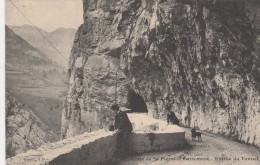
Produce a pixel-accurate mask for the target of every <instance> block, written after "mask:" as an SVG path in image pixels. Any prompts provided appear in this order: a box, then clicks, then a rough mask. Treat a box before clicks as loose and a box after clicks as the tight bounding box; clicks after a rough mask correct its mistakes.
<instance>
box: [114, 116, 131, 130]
mask: <svg viewBox="0 0 260 165" xmlns="http://www.w3.org/2000/svg"><path fill="white" fill-rule="evenodd" d="M115 129H118V130H119V131H130V132H131V131H132V130H133V127H132V124H131V122H130V120H129V118H128V116H127V114H126V112H123V111H118V112H117V114H116V116H115Z"/></svg>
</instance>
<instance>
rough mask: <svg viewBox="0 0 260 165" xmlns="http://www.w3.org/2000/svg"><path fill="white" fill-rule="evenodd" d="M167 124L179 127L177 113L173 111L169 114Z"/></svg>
mask: <svg viewBox="0 0 260 165" xmlns="http://www.w3.org/2000/svg"><path fill="white" fill-rule="evenodd" d="M167 123H168V124H169V123H172V124H176V125H179V119H178V118H177V117H176V115H175V113H174V112H172V111H169V112H168V113H167Z"/></svg>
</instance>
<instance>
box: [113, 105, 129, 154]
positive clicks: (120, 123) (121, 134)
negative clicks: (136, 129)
mask: <svg viewBox="0 0 260 165" xmlns="http://www.w3.org/2000/svg"><path fill="white" fill-rule="evenodd" d="M111 110H113V111H114V112H115V113H116V116H115V124H114V129H115V130H117V151H116V155H117V156H126V154H127V150H128V138H129V136H130V135H131V132H132V130H133V126H132V124H131V122H130V120H129V118H128V116H127V114H126V112H125V111H121V110H119V106H118V105H117V104H114V105H112V107H111Z"/></svg>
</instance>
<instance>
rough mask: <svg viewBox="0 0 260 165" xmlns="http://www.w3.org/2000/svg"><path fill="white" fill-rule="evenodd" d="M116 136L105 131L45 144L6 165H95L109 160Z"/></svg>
mask: <svg viewBox="0 0 260 165" xmlns="http://www.w3.org/2000/svg"><path fill="white" fill-rule="evenodd" d="M115 150H116V134H115V133H114V132H107V131H105V130H100V131H95V132H92V133H85V134H82V135H79V136H76V137H73V138H69V139H65V140H62V141H59V142H56V143H50V144H46V145H44V146H41V147H40V148H38V149H36V150H30V151H28V152H26V153H23V154H19V155H17V156H15V157H12V158H9V159H7V161H6V162H7V165H43V164H44V165H95V164H103V163H104V162H107V161H108V160H110V159H111V157H112V154H113V153H114V152H115Z"/></svg>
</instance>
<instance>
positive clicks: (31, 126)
mask: <svg viewBox="0 0 260 165" xmlns="http://www.w3.org/2000/svg"><path fill="white" fill-rule="evenodd" d="M5 104H6V156H7V157H11V156H14V155H16V154H19V153H22V152H25V151H27V150H29V149H35V148H37V147H39V146H41V145H42V144H45V143H48V142H53V141H56V140H58V137H57V135H55V133H53V131H51V130H50V129H49V128H48V127H47V126H46V125H45V124H44V123H43V122H42V121H41V120H40V119H39V118H38V117H37V116H36V115H35V114H34V113H33V112H32V111H31V110H30V109H28V108H27V107H26V106H25V104H24V103H21V102H20V101H18V100H17V99H16V98H14V97H13V96H11V95H10V94H9V93H6V103H5Z"/></svg>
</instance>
